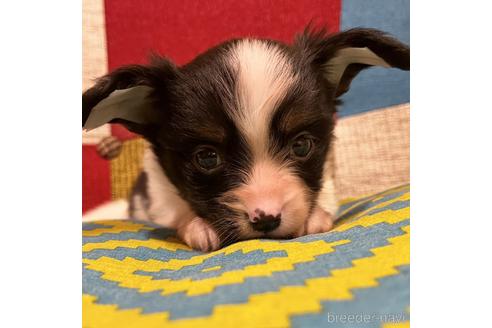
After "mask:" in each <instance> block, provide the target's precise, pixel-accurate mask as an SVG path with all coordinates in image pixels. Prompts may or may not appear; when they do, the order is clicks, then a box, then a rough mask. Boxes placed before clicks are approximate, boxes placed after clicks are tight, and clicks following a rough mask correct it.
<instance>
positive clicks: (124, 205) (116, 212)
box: [82, 199, 128, 222]
mask: <svg viewBox="0 0 492 328" xmlns="http://www.w3.org/2000/svg"><path fill="white" fill-rule="evenodd" d="M124 219H128V201H126V200H125V199H119V200H115V201H111V202H107V203H104V204H102V205H100V206H98V207H96V208H95V209H93V210H90V211H88V212H86V213H85V214H84V215H83V216H82V222H92V221H96V220H124Z"/></svg>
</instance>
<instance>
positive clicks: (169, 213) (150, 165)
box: [135, 149, 194, 228]
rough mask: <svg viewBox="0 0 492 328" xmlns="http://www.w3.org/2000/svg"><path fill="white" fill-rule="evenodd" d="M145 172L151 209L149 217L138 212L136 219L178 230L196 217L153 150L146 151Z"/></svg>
mask: <svg viewBox="0 0 492 328" xmlns="http://www.w3.org/2000/svg"><path fill="white" fill-rule="evenodd" d="M143 170H144V171H145V173H147V193H148V195H149V198H150V208H149V210H148V213H147V215H139V213H138V212H136V213H135V215H136V216H135V218H136V219H139V220H150V221H152V222H154V223H157V224H159V225H162V226H165V227H168V228H178V226H179V224H180V223H182V222H183V221H185V220H187V219H190V220H191V218H192V217H194V214H193V212H192V210H191V209H190V207H189V205H188V203H187V202H186V201H184V200H183V198H181V196H180V195H179V193H178V190H177V189H176V187H175V186H174V185H173V184H172V183H171V181H169V179H168V178H167V176H166V175H165V173H164V172H163V170H162V167H161V166H160V165H159V162H158V161H157V158H156V156H155V155H154V153H153V151H152V150H151V149H146V150H145V154H144V158H143Z"/></svg>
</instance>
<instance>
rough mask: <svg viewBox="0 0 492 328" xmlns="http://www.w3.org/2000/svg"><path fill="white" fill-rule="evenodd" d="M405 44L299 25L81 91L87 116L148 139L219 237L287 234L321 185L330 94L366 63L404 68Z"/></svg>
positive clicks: (131, 71)
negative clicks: (284, 36) (291, 38)
mask: <svg viewBox="0 0 492 328" xmlns="http://www.w3.org/2000/svg"><path fill="white" fill-rule="evenodd" d="M409 52H410V51H409V48H408V47H407V46H406V45H404V44H402V43H400V42H398V41H397V40H395V39H393V38H390V37H388V36H386V35H385V34H384V33H382V32H379V31H376V30H372V29H353V30H349V31H346V32H342V33H338V34H335V35H331V36H328V35H326V34H325V33H324V32H323V31H320V32H312V31H306V32H305V33H304V34H302V35H301V36H300V37H298V38H297V39H296V41H295V42H294V43H293V44H292V45H290V46H288V45H285V44H282V43H279V42H274V41H270V40H254V39H240V40H233V41H229V42H226V43H224V44H221V45H219V46H217V47H215V48H213V49H210V50H209V51H207V52H206V53H204V54H202V55H200V56H198V57H197V58H196V59H195V60H194V61H192V62H191V63H189V64H187V65H185V66H183V67H176V66H175V65H173V64H172V63H171V62H169V61H168V60H166V59H163V58H155V59H154V60H153V62H152V63H151V64H150V65H148V66H140V65H135V66H127V67H122V68H120V69H117V70H115V71H114V72H112V73H110V74H108V75H106V76H104V77H102V78H100V79H99V80H98V82H97V84H96V85H95V86H94V87H93V88H91V89H89V90H88V91H86V92H85V93H84V95H83V98H82V99H83V125H84V127H85V128H87V129H92V128H95V127H97V126H99V125H102V124H104V123H108V122H112V123H121V124H124V125H125V126H126V127H127V128H128V129H129V130H131V131H134V132H136V133H138V134H141V135H142V136H144V137H145V138H146V139H147V140H148V141H149V142H150V143H151V145H152V147H153V151H154V153H155V155H156V156H157V158H158V160H159V163H160V165H161V166H162V168H163V171H164V172H165V174H166V175H167V176H168V178H169V179H170V181H171V182H172V183H173V184H174V185H175V186H176V188H177V189H178V190H179V192H180V194H181V196H182V197H183V198H184V199H185V200H186V201H187V202H188V203H189V204H190V206H191V208H192V209H193V210H194V212H195V213H196V214H197V215H198V216H200V217H202V218H204V219H206V220H207V221H208V222H209V223H210V224H211V226H212V227H214V228H215V229H216V230H217V232H218V235H219V237H220V239H221V242H222V243H223V244H226V243H229V242H232V241H235V240H238V239H247V238H254V237H262V236H267V237H276V238H282V237H288V236H290V235H292V234H293V233H294V232H295V231H297V230H298V229H299V228H300V227H301V226H302V225H303V224H304V222H305V220H306V219H307V218H308V217H309V215H310V214H311V212H312V211H313V208H314V206H315V202H316V199H317V196H318V192H319V191H320V189H321V187H322V183H323V166H324V164H325V159H326V156H327V154H328V151H329V149H330V146H331V141H332V138H333V137H332V133H333V128H334V120H333V117H334V114H335V112H336V108H335V107H336V104H337V98H338V97H339V96H340V95H341V94H343V93H344V92H346V91H347V90H348V88H349V85H350V82H351V80H352V79H353V78H354V77H355V76H356V75H357V73H358V72H360V71H361V70H362V69H364V68H367V67H370V66H374V65H378V66H385V67H397V68H400V69H405V70H408V69H409V66H410V64H409ZM332 214H333V213H332Z"/></svg>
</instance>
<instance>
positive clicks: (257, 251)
mask: <svg viewBox="0 0 492 328" xmlns="http://www.w3.org/2000/svg"><path fill="white" fill-rule="evenodd" d="M409 202H410V196H409V186H408V185H405V186H401V187H398V188H394V189H391V190H388V191H386V192H383V193H380V194H376V195H372V196H368V197H364V198H362V199H357V200H349V201H346V202H344V203H342V205H341V208H340V212H339V216H340V219H339V220H338V221H337V224H336V226H335V228H334V230H332V231H330V232H328V233H323V234H316V235H310V236H304V237H300V238H297V239H292V240H267V239H261V240H249V241H243V242H239V243H236V244H233V245H230V246H228V247H226V248H223V249H220V250H218V251H215V252H212V253H201V252H197V251H193V250H191V249H190V248H188V247H187V246H186V245H184V244H183V243H181V242H180V241H179V240H178V239H176V237H175V235H174V232H173V231H170V230H166V229H162V228H156V227H154V226H149V225H146V224H142V223H138V222H131V221H100V222H96V223H87V224H84V225H83V246H82V250H83V259H82V262H83V326H84V327H118V328H122V327H338V326H347V325H350V326H357V327H390V326H395V327H396V326H398V327H399V326H408V325H409V316H410V314H409V311H410V309H409V302H410V299H409V293H410V290H409V280H410V273H409V272H410V251H409V247H410V221H409V220H410V218H409V216H410V211H409Z"/></svg>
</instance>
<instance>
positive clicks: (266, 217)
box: [251, 209, 281, 232]
mask: <svg viewBox="0 0 492 328" xmlns="http://www.w3.org/2000/svg"><path fill="white" fill-rule="evenodd" d="M255 214H256V215H255V216H254V217H253V218H252V219H251V226H252V227H253V229H255V230H256V231H261V232H270V231H272V230H275V229H276V228H277V227H278V226H279V225H280V221H281V215H280V213H277V214H275V215H273V214H266V213H265V212H264V211H262V210H259V209H256V210H255Z"/></svg>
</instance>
